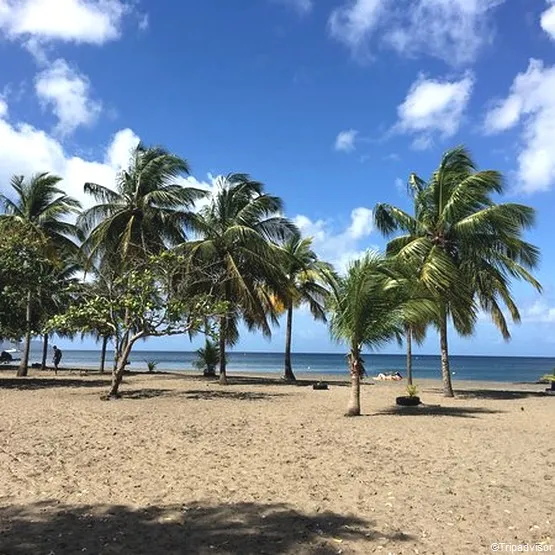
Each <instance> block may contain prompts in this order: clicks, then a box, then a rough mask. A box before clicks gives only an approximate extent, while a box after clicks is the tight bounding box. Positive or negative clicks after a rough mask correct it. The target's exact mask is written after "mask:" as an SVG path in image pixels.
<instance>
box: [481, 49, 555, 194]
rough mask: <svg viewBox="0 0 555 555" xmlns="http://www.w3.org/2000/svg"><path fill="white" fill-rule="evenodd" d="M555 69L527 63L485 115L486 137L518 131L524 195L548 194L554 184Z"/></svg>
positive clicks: (538, 63)
mask: <svg viewBox="0 0 555 555" xmlns="http://www.w3.org/2000/svg"><path fill="white" fill-rule="evenodd" d="M554 90H555V66H545V65H544V63H543V62H541V61H539V60H530V64H529V66H528V69H527V70H526V71H525V72H524V73H520V74H519V75H517V76H516V78H515V80H514V82H513V84H512V86H511V89H510V91H509V94H508V96H507V97H506V98H504V99H502V100H500V101H499V102H498V103H497V104H496V105H494V106H493V108H492V109H491V110H490V111H489V112H488V114H487V116H486V120H485V130H486V132H487V133H490V134H491V133H499V132H501V131H506V130H508V129H512V128H516V127H518V128H519V129H520V131H521V141H522V144H521V150H520V153H519V155H518V170H517V171H518V178H519V181H520V183H521V186H522V189H523V190H524V191H527V192H535V191H547V190H548V189H550V188H551V187H552V186H553V184H554V183H555V141H554V140H553V138H554V137H555V95H554V94H553V91H554Z"/></svg>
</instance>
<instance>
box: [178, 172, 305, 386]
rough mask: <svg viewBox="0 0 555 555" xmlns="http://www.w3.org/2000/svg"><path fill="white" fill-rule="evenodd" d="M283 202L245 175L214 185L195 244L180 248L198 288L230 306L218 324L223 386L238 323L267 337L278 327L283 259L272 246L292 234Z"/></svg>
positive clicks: (196, 221)
mask: <svg viewBox="0 0 555 555" xmlns="http://www.w3.org/2000/svg"><path fill="white" fill-rule="evenodd" d="M282 209H283V204H282V201H281V199H279V198H278V197H275V196H272V195H268V194H267V193H265V192H264V186H263V185H262V183H259V182H257V181H253V180H252V179H251V178H250V177H249V176H248V175H246V174H237V173H236V174H229V175H228V176H226V177H220V178H218V179H217V181H216V184H215V188H214V190H213V192H212V193H211V195H210V197H209V202H208V204H207V205H206V206H204V207H203V208H202V209H201V210H200V211H199V212H198V214H196V215H195V217H194V218H193V222H192V227H193V228H194V230H195V232H196V235H197V237H196V239H195V240H193V241H191V242H189V243H187V244H185V245H184V251H185V252H186V253H187V256H188V260H189V268H190V273H191V274H196V275H197V277H198V280H196V281H197V283H198V285H197V287H203V288H209V290H210V292H211V293H212V294H213V295H215V296H216V297H217V298H219V299H220V300H222V301H225V302H226V303H228V307H229V309H228V312H227V314H226V315H224V316H221V317H220V319H219V323H218V327H219V350H220V383H222V384H225V383H227V373H226V347H227V346H231V345H234V344H235V343H236V342H237V340H238V336H239V332H238V323H239V320H240V319H241V318H242V319H243V321H244V322H245V323H246V324H247V327H248V328H249V329H253V328H259V329H261V330H262V332H263V333H264V334H265V335H266V336H270V335H271V328H270V323H271V322H277V310H276V307H275V303H274V299H275V298H281V297H282V296H283V292H284V290H285V287H286V284H285V279H284V274H283V266H282V261H283V257H284V255H283V253H282V252H280V249H278V248H276V246H275V243H274V242H280V241H284V240H286V239H287V238H288V236H289V235H290V234H292V233H294V232H296V228H295V226H294V225H293V224H292V223H291V222H290V221H289V220H288V219H287V218H284V217H283V216H281V215H280V213H281V212H282Z"/></svg>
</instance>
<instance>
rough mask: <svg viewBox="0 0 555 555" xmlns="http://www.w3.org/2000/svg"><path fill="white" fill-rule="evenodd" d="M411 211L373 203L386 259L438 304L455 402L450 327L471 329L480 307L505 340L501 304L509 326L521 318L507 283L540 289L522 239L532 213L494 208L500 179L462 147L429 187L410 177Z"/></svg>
mask: <svg viewBox="0 0 555 555" xmlns="http://www.w3.org/2000/svg"><path fill="white" fill-rule="evenodd" d="M410 185H411V188H412V190H413V193H414V214H413V215H411V214H408V213H407V212H405V211H403V210H401V209H400V208H397V207H395V206H391V205H389V204H378V205H377V206H376V209H375V211H374V214H375V221H376V225H377V227H378V228H379V229H380V230H381V231H382V232H383V233H384V234H385V235H387V236H390V235H392V234H394V233H396V232H401V233H402V234H401V235H399V236H397V237H396V238H394V239H392V240H391V241H390V242H389V244H388V246H387V252H388V253H389V254H392V255H395V256H398V257H399V258H400V259H402V260H404V261H407V262H408V263H410V264H411V265H414V266H415V267H417V268H418V279H419V281H420V282H421V284H422V285H423V286H424V287H426V289H427V290H428V291H429V292H430V294H432V295H433V296H434V297H435V298H436V299H437V303H438V308H439V318H438V322H437V325H438V328H439V333H440V352H441V369H442V377H443V389H444V394H445V395H446V396H449V397H452V396H453V395H454V394H453V387H452V383H451V372H450V368H449V350H448V339H447V325H448V320H449V318H450V319H451V320H452V321H453V324H454V326H455V328H456V330H457V331H458V332H459V333H461V334H463V335H468V334H471V333H472V332H473V329H474V326H475V323H476V319H477V313H478V309H479V308H481V309H482V310H484V311H485V312H487V313H489V314H490V315H491V317H492V320H493V322H494V323H495V325H496V326H497V327H498V328H499V330H500V331H501V333H502V335H503V337H504V338H505V339H509V338H510V332H509V328H508V325H507V321H506V319H505V316H504V314H503V310H502V306H503V305H504V306H505V307H506V308H507V310H508V312H509V314H510V315H511V317H512V319H513V321H515V322H518V321H519V320H520V314H519V311H518V308H517V306H516V304H515V301H514V299H513V297H512V295H511V291H510V280H511V278H516V279H520V280H524V281H525V282H528V283H529V284H531V285H532V286H533V287H535V288H536V289H538V290H539V289H540V288H541V286H540V284H539V283H538V281H537V280H536V279H535V278H534V277H533V276H532V274H531V273H530V270H532V269H533V268H534V267H535V266H536V265H537V262H538V259H539V251H538V249H537V248H536V247H535V246H534V245H531V244H530V243H527V242H526V241H524V240H523V238H522V235H523V232H524V230H526V229H529V228H530V227H532V226H533V224H534V220H535V213H534V210H533V209H532V208H530V207H528V206H524V205H520V204H509V203H505V204H496V203H495V202H494V200H493V196H494V195H496V194H502V193H503V191H504V183H503V178H502V176H501V174H500V173H499V172H496V171H492V170H485V171H477V170H476V165H475V164H474V162H473V160H472V158H471V156H470V154H469V152H468V151H467V150H466V149H464V148H463V147H458V148H455V149H453V150H451V151H448V152H447V153H446V154H445V155H444V156H443V159H442V161H441V164H440V166H439V168H438V169H437V170H436V171H435V172H434V173H433V175H432V177H431V178H430V180H429V181H428V182H426V181H424V180H422V179H420V178H419V177H417V176H416V175H414V174H413V175H411V179H410Z"/></svg>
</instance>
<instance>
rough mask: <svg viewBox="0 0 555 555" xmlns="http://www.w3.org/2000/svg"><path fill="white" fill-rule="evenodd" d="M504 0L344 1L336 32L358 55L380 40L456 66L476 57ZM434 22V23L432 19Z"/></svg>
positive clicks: (334, 18) (332, 24)
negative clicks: (493, 14) (495, 11)
mask: <svg viewBox="0 0 555 555" xmlns="http://www.w3.org/2000/svg"><path fill="white" fill-rule="evenodd" d="M503 2H504V0H344V2H343V5H342V6H340V7H338V8H336V9H335V10H334V11H333V12H332V14H331V16H330V20H329V28H330V33H331V35H332V36H333V37H334V38H336V39H338V40H339V41H341V42H343V43H344V44H346V45H347V46H348V47H349V48H350V49H351V50H352V51H353V52H354V53H356V54H361V53H362V54H368V53H369V52H371V50H372V47H373V46H375V45H379V46H386V47H389V48H393V49H394V50H396V51H398V52H399V53H400V54H402V55H407V56H415V55H419V54H427V55H430V56H434V57H436V58H440V59H443V60H445V61H446V62H448V63H449V64H452V65H461V64H467V63H470V62H472V61H473V60H474V59H475V58H476V56H477V54H478V52H479V50H480V48H481V47H482V46H483V45H484V44H486V43H487V42H489V41H490V40H491V37H492V32H491V25H492V24H491V13H492V11H493V9H494V8H495V7H497V6H498V5H499V4H502V3H503ZM430 22H433V24H430Z"/></svg>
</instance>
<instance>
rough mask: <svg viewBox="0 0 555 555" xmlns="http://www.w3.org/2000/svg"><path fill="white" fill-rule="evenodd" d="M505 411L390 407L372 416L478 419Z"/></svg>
mask: <svg viewBox="0 0 555 555" xmlns="http://www.w3.org/2000/svg"><path fill="white" fill-rule="evenodd" d="M502 412H503V411H500V410H492V409H486V408H482V407H442V406H440V405H420V406H418V407H398V406H394V407H390V408H387V409H384V410H381V411H378V412H375V413H374V414H372V416H454V417H458V418H478V417H479V416H480V415H484V414H499V413H502Z"/></svg>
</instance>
